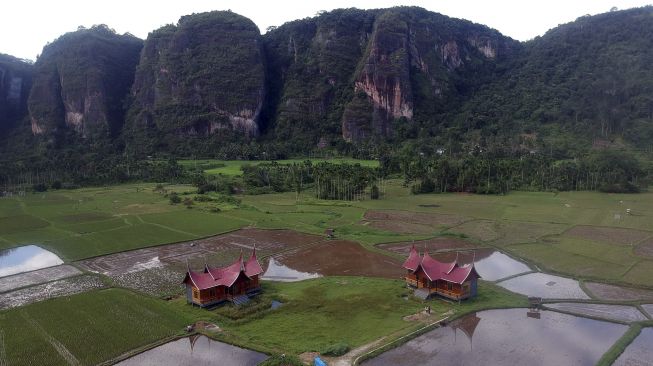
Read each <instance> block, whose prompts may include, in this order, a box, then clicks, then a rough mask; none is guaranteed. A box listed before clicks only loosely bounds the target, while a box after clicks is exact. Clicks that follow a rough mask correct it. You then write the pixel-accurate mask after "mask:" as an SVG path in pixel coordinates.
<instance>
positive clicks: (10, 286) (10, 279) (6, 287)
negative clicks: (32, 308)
mask: <svg viewBox="0 0 653 366" xmlns="http://www.w3.org/2000/svg"><path fill="white" fill-rule="evenodd" d="M81 273H82V272H81V271H80V270H78V269H77V268H75V267H73V266H70V265H67V264H63V265H60V266H55V267H49V268H43V269H39V270H36V271H31V272H25V273H20V274H15V275H11V276H6V277H0V293H2V292H7V291H11V290H15V289H18V288H21V287H27V286H33V285H38V284H41V283H45V282H50V281H56V280H60V279H63V278H68V277H72V276H77V275H79V274H81Z"/></svg>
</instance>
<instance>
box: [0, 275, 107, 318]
mask: <svg viewBox="0 0 653 366" xmlns="http://www.w3.org/2000/svg"><path fill="white" fill-rule="evenodd" d="M103 287H105V285H104V283H103V282H102V281H101V280H100V279H99V278H98V277H96V276H92V275H82V276H77V277H72V278H66V279H62V280H58V281H54V282H48V283H44V284H41V285H36V286H32V287H27V288H22V289H19V290H15V291H9V292H5V293H2V294H0V310H3V309H10V308H14V307H18V306H23V305H27V304H31V303H35V302H39V301H43V300H47V299H51V298H55V297H62V296H69V295H75V294H79V293H82V292H87V291H90V290H94V289H99V288H103Z"/></svg>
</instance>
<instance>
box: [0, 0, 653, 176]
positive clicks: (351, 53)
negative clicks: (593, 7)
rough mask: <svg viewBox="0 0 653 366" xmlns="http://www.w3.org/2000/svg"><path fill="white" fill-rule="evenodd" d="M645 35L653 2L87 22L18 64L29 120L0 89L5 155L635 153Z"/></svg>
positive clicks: (650, 119) (643, 98)
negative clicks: (495, 22) (561, 8)
mask: <svg viewBox="0 0 653 366" xmlns="http://www.w3.org/2000/svg"><path fill="white" fill-rule="evenodd" d="M652 46H653V7H644V8H638V9H631V10H625V11H614V12H609V13H605V14H600V15H597V16H585V17H581V18H579V19H577V20H576V21H574V22H571V23H569V24H565V25H561V26H559V27H556V28H554V29H552V30H550V31H549V32H547V33H546V34H544V35H543V36H541V37H537V38H535V39H533V40H531V41H528V42H517V41H514V40H512V39H510V38H508V37H505V36H503V35H501V34H500V33H499V32H498V31H496V30H493V29H490V28H488V27H486V26H483V25H479V24H474V23H471V22H468V21H465V20H460V19H454V18H449V17H446V16H444V15H441V14H437V13H432V12H429V11H426V10H424V9H421V8H416V7H396V8H390V9H376V10H358V9H340V10H334V11H331V12H323V13H321V14H318V15H317V16H315V17H312V18H305V19H301V20H296V21H292V22H289V23H286V24H284V25H282V26H279V27H275V28H272V29H269V30H268V31H267V33H265V34H264V35H262V36H261V35H260V32H259V31H258V29H257V28H256V26H255V25H254V23H252V22H251V21H250V20H249V19H247V18H244V17H242V16H240V15H237V14H234V13H232V12H229V11H226V12H225V11H220V12H209V13H201V14H193V15H189V16H184V17H182V18H181V19H180V21H179V23H178V24H176V25H168V26H165V27H162V28H160V29H158V30H155V31H153V32H152V33H150V35H149V36H148V39H147V40H146V41H145V42H144V46H143V42H142V41H141V40H138V39H136V38H134V37H132V36H129V35H124V36H120V35H116V34H115V33H113V32H112V31H111V30H110V29H109V28H108V27H106V26H96V27H93V28H92V29H81V30H79V31H77V32H72V33H69V34H66V35H64V36H62V37H60V38H59V39H58V40H56V41H55V42H53V43H52V44H49V45H47V46H46V47H45V48H44V51H43V54H42V55H41V56H40V57H39V59H38V60H37V62H36V64H35V65H34V67H33V68H32V67H31V66H29V65H23V66H24V70H26V71H25V72H26V74H25V75H26V77H25V80H29V79H30V77H31V73H32V72H33V73H34V82H33V86H31V92H30V98H29V103H28V105H29V114H27V113H26V112H25V108H23V109H21V108H18V109H16V108H14V107H12V108H13V109H11V111H12V112H5V111H7V109H6V108H7V107H6V106H7V103H6V97H5V100H0V108H5V109H3V110H2V111H3V112H2V114H3V117H4V118H3V121H2V123H0V126H5V127H4V128H0V134H1V135H0V136H2V137H4V141H3V142H2V143H0V149H1V150H3V152H4V154H3V156H4V159H5V164H10V165H11V164H14V163H20V160H25V159H26V157H25V154H24V151H25V149H26V148H25V146H28V148H27V150H29V151H30V152H31V153H30V155H31V156H32V160H30V162H29V164H28V165H33V164H35V163H36V164H37V165H38V164H44V165H47V164H51V165H52V164H56V163H57V162H62V161H67V162H69V161H70V160H75V159H79V160H80V161H85V162H88V161H93V162H94V164H96V165H98V166H102V165H103V163H102V160H103V159H107V158H110V159H120V157H121V156H126V157H128V158H129V159H141V158H143V157H144V156H148V155H155V156H156V155H158V156H170V155H174V156H187V157H191V156H202V157H217V158H222V159H226V158H230V159H253V158H257V157H258V158H261V157H263V156H267V157H273V158H274V157H276V158H282V157H288V156H301V155H306V154H310V153H314V152H319V153H320V154H323V153H324V152H325V151H327V152H329V153H338V154H348V155H354V156H357V157H372V158H377V157H379V156H403V157H404V160H405V159H407V157H411V156H412V157H413V158H414V157H416V156H418V155H419V156H423V157H426V158H430V157H437V156H440V155H443V154H444V155H446V156H449V157H453V158H461V157H464V156H468V155H470V154H472V155H474V156H484V157H487V158H490V157H493V158H494V157H500V158H508V159H516V158H520V157H522V156H524V155H528V156H530V157H533V156H535V157H543V158H544V157H545V158H546V159H549V160H551V159H552V160H553V161H555V160H560V161H563V160H566V159H577V158H583V157H586V156H587V155H588V154H589V153H591V152H592V151H595V150H597V149H613V150H614V149H620V150H623V149H625V150H632V151H635V152H636V155H637V156H638V157H642V156H643V155H642V154H647V153H650V152H651V150H652V146H653V86H652V85H653V83H652V81H653V80H652V78H653V77H652V76H651V72H650V65H651V64H653V47H652ZM141 48H142V50H141ZM139 54H140V56H139ZM139 57H140V59H139ZM5 64H6V62H5V61H2V59H0V76H2V78H0V81H2V84H0V86H2V88H0V97H3V96H6V95H7V90H9V89H7V88H9V86H8V85H9V84H8V81H7V80H8V79H7V75H9V73H8V72H7V71H2V70H7V68H6V66H3V65H5ZM3 67H4V68H3ZM32 69H33V71H32ZM14 85H16V82H14ZM22 85H23V86H24V87H26V88H28V89H29V83H27V84H25V83H23V84H22ZM3 93H4V94H3ZM14 95H15V93H14ZM19 104H20V103H19ZM10 120H12V121H15V120H18V121H20V122H16V123H9V122H6V121H10ZM8 126H9V127H10V128H9V127H8ZM30 130H31V131H32V134H33V135H36V137H37V138H33V137H30V133H29V131H30ZM20 131H22V132H20ZM62 136H63V137H62ZM97 136H108V138H107V139H104V140H103V142H101V144H100V145H98V139H97V138H96V137H97ZM7 137H9V138H7ZM80 137H81V139H80ZM0 140H2V139H0ZM16 141H20V143H16ZM53 142H54V143H53ZM18 145H19V146H20V148H17V146H18ZM30 146H34V147H35V148H31V147H30ZM98 146H99V147H98ZM264 153H265V154H267V155H264ZM107 155H110V156H107ZM39 156H40V157H41V158H39ZM39 161H41V162H39ZM80 161H76V163H79V164H81V163H80ZM20 164H22V165H20ZM20 164H19V165H18V166H19V167H20V166H25V165H26V163H25V161H23V162H22V163H20ZM16 169H19V168H16ZM20 169H22V168H20Z"/></svg>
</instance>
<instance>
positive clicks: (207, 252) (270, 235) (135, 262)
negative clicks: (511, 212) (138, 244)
mask: <svg viewBox="0 0 653 366" xmlns="http://www.w3.org/2000/svg"><path fill="white" fill-rule="evenodd" d="M324 240H325V239H324V238H322V237H320V236H317V235H310V234H303V233H299V232H295V231H292V230H260V229H241V230H237V231H234V232H231V233H228V234H223V235H218V236H213V237H210V238H206V239H201V240H194V241H188V242H183V243H177V244H168V245H162V246H157V247H151V248H144V249H137V250H132V251H128V252H121V253H115V254H110V255H106V256H101V257H96V258H91V259H87V260H82V261H80V262H78V264H79V265H80V266H81V267H82V268H84V269H86V270H89V271H92V272H96V273H101V274H104V275H107V276H110V277H112V278H113V279H114V280H116V281H117V282H118V284H120V285H121V286H124V287H128V288H132V289H135V290H139V291H142V292H145V293H148V294H150V295H154V296H169V295H174V294H176V293H178V292H180V291H181V289H182V286H181V285H180V278H183V275H184V273H185V272H186V269H187V264H189V265H190V266H191V268H195V269H196V270H198V269H201V268H203V267H204V265H205V264H207V263H208V264H209V265H211V266H223V265H227V264H230V263H232V262H233V261H234V260H235V259H236V258H238V256H239V255H240V253H241V252H243V255H244V256H245V257H247V256H249V255H250V253H251V250H252V249H253V248H254V247H256V251H257V255H258V256H259V258H260V257H263V256H267V255H272V254H275V253H278V252H281V251H284V250H288V249H292V248H298V247H301V246H305V245H310V244H317V243H320V242H321V241H324Z"/></svg>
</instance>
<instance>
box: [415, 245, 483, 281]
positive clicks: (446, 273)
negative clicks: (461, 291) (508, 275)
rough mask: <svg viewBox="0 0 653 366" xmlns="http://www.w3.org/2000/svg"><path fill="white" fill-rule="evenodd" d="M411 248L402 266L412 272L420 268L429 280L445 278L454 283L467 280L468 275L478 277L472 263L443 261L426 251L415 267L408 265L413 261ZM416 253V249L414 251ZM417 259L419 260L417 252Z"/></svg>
mask: <svg viewBox="0 0 653 366" xmlns="http://www.w3.org/2000/svg"><path fill="white" fill-rule="evenodd" d="M414 249H415V248H414V247H413V249H411V254H410V255H409V256H408V259H407V260H406V263H404V268H407V269H409V270H411V271H413V272H415V271H417V269H418V268H420V267H421V268H422V270H423V271H424V274H426V277H428V278H429V279H430V280H431V281H435V280H445V281H448V282H454V283H463V282H465V281H467V279H468V278H469V277H470V276H474V277H475V278H480V277H481V276H479V275H478V272H476V269H475V268H474V264H473V263H472V264H466V265H460V264H459V263H458V262H457V261H455V262H451V263H443V262H439V261H437V260H435V259H433V258H432V257H431V256H430V255H429V253H428V252H425V253H424V257H423V258H421V261H420V262H419V263H418V264H417V265H416V266H415V269H412V268H410V267H409V265H412V264H413V263H414V261H415V259H414V257H413V251H414ZM415 253H417V251H415ZM417 259H418V260H420V258H419V254H417Z"/></svg>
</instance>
